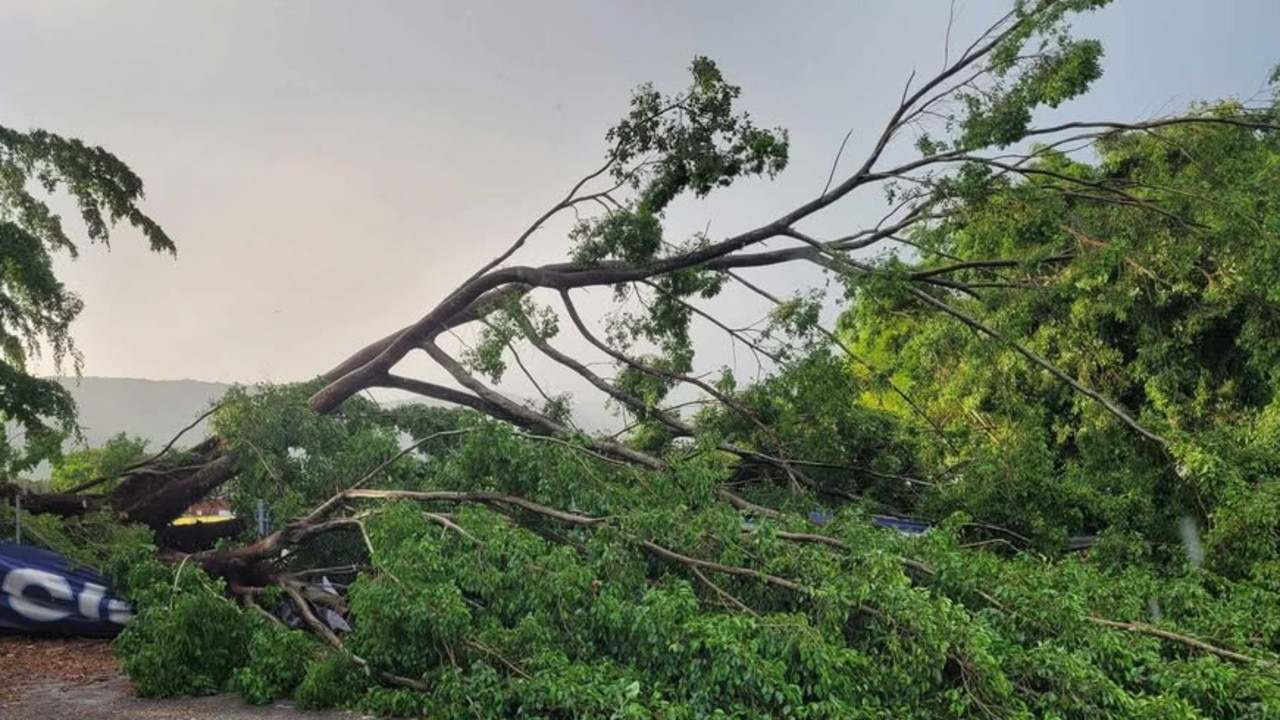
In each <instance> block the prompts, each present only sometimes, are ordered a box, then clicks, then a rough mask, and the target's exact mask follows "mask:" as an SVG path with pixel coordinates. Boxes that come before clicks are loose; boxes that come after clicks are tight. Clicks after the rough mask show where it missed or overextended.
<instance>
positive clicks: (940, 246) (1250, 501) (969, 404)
mask: <svg viewBox="0 0 1280 720" xmlns="http://www.w3.org/2000/svg"><path fill="white" fill-rule="evenodd" d="M1200 112H1201V113H1203V114H1204V115H1208V116H1214V117H1221V118H1225V119H1229V120H1236V121H1240V122H1245V121H1248V122H1255V123H1256V122H1265V121H1268V120H1271V119H1273V118H1274V117H1275V116H1274V115H1272V114H1261V115H1260V114H1258V113H1256V112H1255V113H1253V114H1249V113H1246V111H1245V110H1243V109H1242V108H1241V107H1240V106H1238V105H1234V104H1230V103H1228V104H1222V105H1216V106H1206V107H1202V108H1200ZM1099 151H1100V156H1099V157H1098V159H1097V161H1096V163H1092V164H1090V163H1085V162H1082V161H1080V160H1074V159H1071V158H1068V157H1066V156H1063V155H1061V154H1057V153H1049V152H1046V153H1044V154H1042V156H1041V157H1040V159H1039V160H1038V161H1037V163H1036V164H1035V165H1034V166H1032V167H1031V171H1032V173H1033V174H1032V175H1031V178H1032V179H1031V180H1029V181H1027V182H1023V183H1017V184H1013V183H1009V182H1007V181H1000V182H996V181H992V180H990V179H984V177H982V176H974V177H971V178H968V179H965V178H961V184H960V185H954V186H951V187H949V188H947V189H946V192H951V193H954V194H956V195H959V196H965V197H967V198H968V200H966V202H965V203H964V204H963V205H962V206H960V209H959V210H958V211H957V212H956V213H955V214H954V215H953V216H952V217H950V218H948V219H947V220H946V221H944V222H939V223H937V224H934V225H933V226H930V227H928V228H926V229H924V230H923V231H921V232H919V233H917V234H916V236H915V237H914V238H913V242H915V243H916V244H917V245H918V247H919V248H920V249H921V251H922V252H921V254H920V256H919V258H918V259H917V260H914V261H913V262H912V263H911V265H910V266H909V268H908V273H910V272H921V271H923V272H926V273H930V274H942V275H943V276H945V277H946V278H948V279H949V280H951V281H957V282H961V283H966V284H970V285H972V286H973V287H974V289H975V291H976V292H977V297H974V296H972V295H969V296H960V295H959V294H950V295H949V296H948V297H947V302H949V303H950V304H951V305H953V306H954V307H957V308H961V309H963V310H965V311H966V312H968V313H969V314H971V315H973V316H976V317H979V318H982V320H983V321H984V322H986V323H987V324H988V325H990V326H992V327H996V328H999V329H1000V331H1001V332H1003V333H1004V334H1005V336H1006V337H1007V338H1009V339H1010V340H1011V341H1013V340H1016V341H1017V342H1019V343H1021V344H1022V345H1023V346H1024V347H1028V348H1030V349H1032V350H1033V351H1035V352H1037V353H1039V354H1040V355H1042V356H1044V357H1046V358H1048V359H1049V360H1050V361H1051V362H1052V363H1053V364H1054V365H1056V366H1057V367H1059V368H1061V369H1062V370H1063V371H1065V372H1066V373H1068V374H1069V375H1071V376H1072V377H1075V378H1077V379H1079V380H1080V381H1081V382H1082V383H1084V384H1085V385H1086V386H1088V387H1090V388H1093V389H1095V390H1097V391H1099V392H1101V393H1102V394H1103V395H1105V396H1107V397H1110V398H1113V399H1114V400H1116V401H1117V402H1118V403H1120V405H1121V406H1122V407H1123V408H1125V409H1126V411H1127V412H1129V413H1130V414H1131V415H1132V416H1134V417H1136V418H1138V419H1139V421H1140V422H1142V423H1143V424H1144V425H1145V426H1146V427H1148V428H1152V429H1154V430H1155V431H1156V432H1158V433H1160V434H1161V435H1163V436H1164V437H1166V438H1169V439H1170V441H1171V447H1170V448H1169V450H1168V451H1167V452H1166V450H1165V449H1163V448H1161V447H1160V446H1158V445H1156V444H1154V443H1151V442H1148V441H1146V440H1144V439H1142V438H1140V437H1138V436H1136V435H1135V434H1133V433H1132V432H1130V431H1128V430H1127V429H1126V428H1125V427H1124V426H1122V425H1121V424H1120V423H1119V422H1118V421H1117V420H1116V418H1114V417H1113V416H1111V415H1110V414H1108V413H1106V412H1105V411H1104V410H1103V409H1102V408H1100V407H1099V405H1098V404H1097V403H1095V402H1093V401H1092V400H1089V399H1088V398H1085V397H1084V396H1082V395H1081V394H1079V393H1076V392H1074V391H1072V390H1071V389H1069V388H1067V387H1066V386H1065V385H1063V384H1061V383H1060V382H1058V381H1057V380H1056V379H1054V378H1052V377H1050V376H1049V375H1048V374H1047V373H1045V372H1043V371H1042V370H1040V369H1039V368H1036V367H1034V366H1032V365H1030V364H1029V363H1027V362H1026V361H1025V360H1024V359H1023V358H1022V357H1021V356H1020V355H1018V354H1017V353H1016V352H1015V351H1014V349H1013V348H1012V347H1011V346H1010V345H1009V344H1008V343H997V342H992V341H990V340H989V339H987V338H986V337H984V336H980V335H977V334H975V333H973V332H972V331H971V330H969V329H968V328H966V327H964V326H963V325H961V324H959V323H957V322H955V320H954V319H953V318H951V317H947V316H944V315H942V314H941V313H938V312H935V311H934V310H932V309H928V310H926V309H924V308H923V307H922V306H921V305H920V304H919V303H918V302H917V301H916V300H914V299H913V298H911V297H910V296H907V295H905V294H903V293H901V292H897V291H896V290H895V288H897V289H900V288H901V287H902V286H903V283H904V282H906V280H905V279H903V278H905V277H906V275H907V274H906V273H904V274H902V275H900V276H899V279H898V280H895V281H892V282H882V283H880V284H879V285H874V284H870V283H861V284H857V287H856V288H855V292H854V302H853V305H852V307H851V309H850V311H849V312H848V313H847V315H846V318H845V320H844V325H845V327H846V330H847V333H848V335H849V337H850V339H851V340H852V341H853V345H854V346H855V350H856V351H857V352H858V353H859V354H861V355H862V356H864V357H867V358H868V359H869V360H870V361H871V362H872V363H873V364H875V365H878V366H881V367H893V368H894V369H895V370H894V375H893V380H894V381H895V383H896V385H897V386H898V387H900V388H903V389H905V390H906V392H907V393H908V394H909V395H910V396H912V397H914V398H916V399H917V400H918V401H919V402H920V403H921V404H922V405H924V407H925V410H926V412H927V414H928V415H929V417H931V418H932V419H933V420H934V422H935V423H937V424H938V425H940V426H942V427H944V428H945V430H946V433H947V437H948V439H949V443H950V444H949V445H942V444H934V445H933V446H932V450H931V454H932V458H931V459H930V462H931V464H933V465H935V466H936V467H939V468H942V467H949V466H953V465H955V464H957V463H963V468H962V470H961V471H960V472H959V473H957V474H956V475H955V477H954V481H953V482H951V483H948V484H946V485H944V486H941V487H939V488H938V489H937V491H936V492H934V493H932V494H931V495H930V496H929V497H928V498H927V499H926V508H927V512H928V513H929V514H945V513H946V512H948V511H950V510H953V509H964V510H965V511H967V512H969V513H970V514H972V515H974V516H976V517H979V518H982V519H983V520H985V521H987V522H993V523H997V524H1000V525H1004V526H1006V527H1008V528H1011V529H1013V530H1016V531H1017V532H1019V533H1022V534H1025V535H1030V536H1033V537H1036V538H1039V539H1041V540H1042V541H1043V542H1044V543H1045V546H1046V547H1048V546H1049V545H1052V544H1054V543H1056V542H1057V541H1058V540H1060V538H1061V536H1062V535H1064V534H1067V533H1073V532H1081V531H1083V532H1096V531H1098V530H1101V529H1103V528H1107V529H1109V531H1110V532H1111V533H1113V534H1117V535H1128V536H1130V537H1133V538H1137V537H1141V538H1143V540H1144V542H1146V543H1149V544H1150V545H1151V547H1149V548H1148V549H1147V550H1143V551H1141V553H1140V554H1142V555H1147V556H1149V557H1150V558H1151V559H1153V560H1155V561H1158V562H1162V563H1165V562H1174V561H1176V559H1177V558H1178V557H1179V556H1181V555H1182V552H1183V550H1182V544H1183V538H1182V531H1181V528H1182V526H1183V524H1184V522H1185V521H1186V520H1188V519H1190V520H1191V521H1192V522H1193V523H1194V524H1196V525H1198V526H1199V527H1201V528H1204V529H1205V531H1204V533H1203V538H1202V539H1203V541H1204V545H1205V554H1206V562H1208V563H1209V564H1210V565H1211V566H1212V567H1214V568H1215V569H1217V570H1218V571H1220V572H1224V573H1227V574H1229V575H1231V576H1233V577H1244V576H1246V575H1247V574H1248V573H1249V572H1250V568H1252V567H1254V566H1256V565H1258V564H1259V563H1269V562H1273V561H1274V560H1275V559H1276V558H1277V557H1280V556H1278V555H1277V543H1276V540H1275V530H1274V529H1275V528H1276V527H1277V526H1280V514H1277V511H1276V510H1275V508H1276V507H1277V506H1276V503H1275V501H1274V498H1275V497H1276V494H1277V490H1276V485H1275V483H1276V478H1277V477H1278V474H1277V471H1280V466H1277V465H1276V464H1275V457H1276V455H1275V453H1274V452H1273V448H1274V447H1275V445H1274V440H1273V435H1274V433H1273V432H1272V430H1273V429H1274V424H1275V423H1274V421H1273V420H1274V417H1275V414H1276V412H1277V411H1276V409H1275V407H1276V398H1277V395H1276V388H1277V380H1278V379H1280V376H1278V375H1277V374H1276V367H1280V363H1278V362H1277V361H1280V345H1277V344H1276V338H1277V337H1280V333H1278V332H1277V330H1280V326H1278V325H1277V318H1280V296H1278V295H1277V294H1276V290H1275V283H1274V282H1273V278H1274V276H1275V271H1276V268H1278V267H1280V255H1277V254H1276V250H1275V247H1274V245H1275V244H1274V243H1273V242H1270V240H1268V238H1270V237H1272V236H1273V233H1274V231H1275V230H1276V229H1280V225H1277V224H1276V223H1277V222H1278V221H1280V206H1277V205H1276V202H1275V195H1274V194H1268V193H1258V192H1257V189H1258V188H1259V187H1275V186H1277V183H1280V175H1277V168H1280V142H1278V141H1277V138H1276V135H1275V134H1274V133H1260V132H1257V131H1255V130H1253V129H1249V128H1247V127H1242V126H1239V125H1231V124H1218V125H1206V124H1196V125H1183V126H1173V127H1169V128H1163V129H1160V130H1159V131H1157V132H1151V133H1123V134H1116V135H1114V136H1112V137H1110V138H1109V139H1107V140H1106V141H1105V142H1104V143H1102V144H1101V146H1100V147H1099ZM965 183H970V184H972V185H973V187H975V188H985V190H984V191H982V192H981V193H978V192H975V191H971V190H967V189H965V187H964V184H965ZM992 259H1000V261H1001V264H998V265H997V264H992V263H990V262H988V261H990V260H992ZM966 262H969V263H977V265H976V266H973V267H963V266H961V267H959V268H957V269H955V270H953V271H947V270H944V269H943V268H945V267H946V266H949V265H953V264H963V263H966ZM882 394H883V396H884V398H883V400H884V403H885V404H886V406H890V407H893V408H894V409H895V411H896V412H897V413H898V414H899V415H900V416H901V417H902V418H903V420H904V421H907V422H915V423H918V422H919V420H918V418H915V417H914V414H913V412H912V411H911V409H910V408H908V407H906V406H905V405H904V403H903V402H902V401H901V400H900V399H897V398H894V397H892V396H890V395H889V393H887V392H884V393H882ZM1151 553H1154V555H1151Z"/></svg>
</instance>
